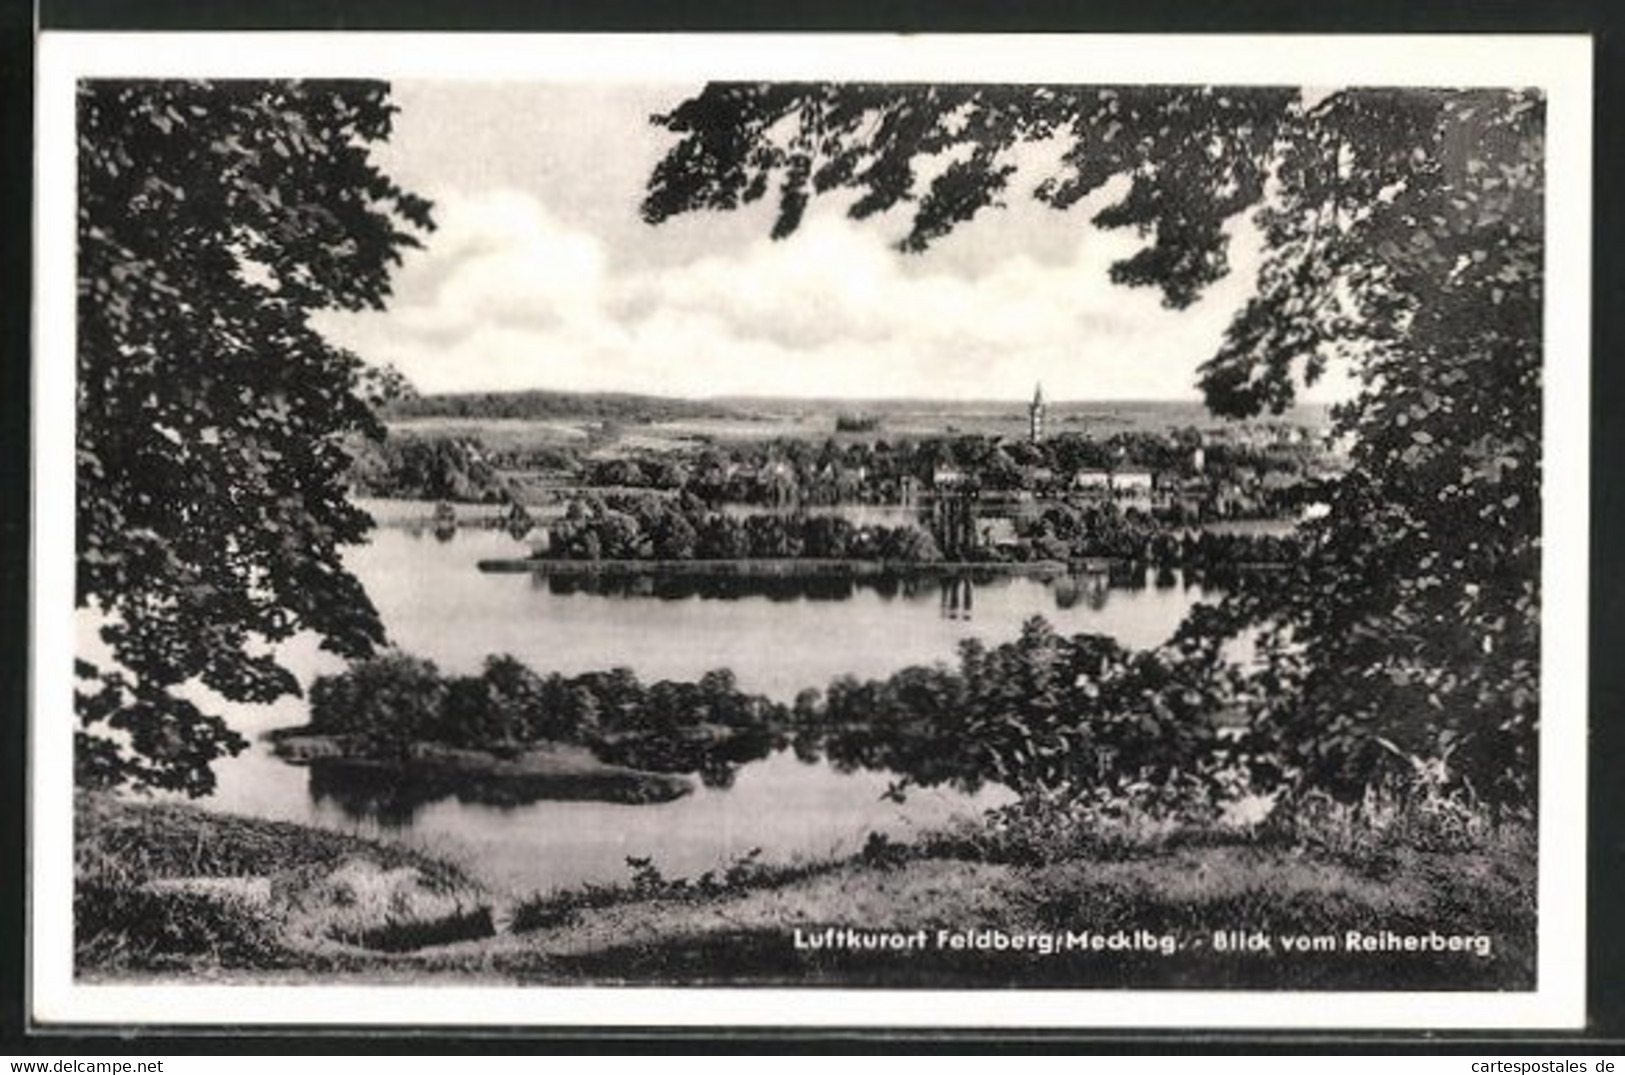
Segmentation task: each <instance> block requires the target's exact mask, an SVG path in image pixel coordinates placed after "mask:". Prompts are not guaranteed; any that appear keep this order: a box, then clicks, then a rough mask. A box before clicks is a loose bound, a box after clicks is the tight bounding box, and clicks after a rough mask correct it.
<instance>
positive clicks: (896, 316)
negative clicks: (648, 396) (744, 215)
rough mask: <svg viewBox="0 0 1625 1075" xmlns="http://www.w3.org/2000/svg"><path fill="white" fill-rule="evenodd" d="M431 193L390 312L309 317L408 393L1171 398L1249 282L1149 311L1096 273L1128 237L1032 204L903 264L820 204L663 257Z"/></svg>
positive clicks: (882, 229)
mask: <svg viewBox="0 0 1625 1075" xmlns="http://www.w3.org/2000/svg"><path fill="white" fill-rule="evenodd" d="M436 201H437V213H438V216H439V219H440V221H441V228H440V230H438V231H437V232H435V233H434V234H433V235H431V236H430V238H429V239H428V242H427V245H426V249H425V250H423V251H418V252H414V253H413V254H412V255H410V256H409V258H408V260H407V262H406V264H405V265H403V266H402V268H401V270H400V273H399V279H398V281H397V283H398V286H397V301H396V302H395V303H394V305H393V306H392V307H391V309H390V310H389V311H387V312H385V313H382V314H377V313H371V314H358V315H342V316H338V315H335V316H333V317H330V318H328V319H326V321H325V322H324V327H325V328H326V329H327V330H328V331H329V332H330V333H331V334H332V335H333V336H334V337H335V338H336V339H337V340H338V341H339V342H341V343H343V344H345V345H347V346H350V347H352V348H353V349H354V350H356V351H357V352H358V353H360V354H361V355H362V356H363V357H365V358H368V359H370V360H375V361H391V362H394V363H395V364H396V365H397V366H398V367H399V368H401V370H402V371H403V372H405V373H406V374H407V376H409V377H410V378H411V379H412V380H413V382H414V383H415V384H417V385H418V386H419V388H420V389H422V390H424V391H452V390H459V389H468V390H475V389H500V388H529V387H542V388H562V389H615V390H630V391H642V392H658V393H673V394H681V395H694V396H704V395H732V394H748V393H760V394H773V395H785V394H798V395H816V396H874V395H941V396H956V397H981V398H986V397H1005V398H1017V397H1020V396H1023V395H1024V394H1025V393H1027V392H1029V391H1031V385H1032V382H1033V381H1034V380H1039V379H1042V380H1043V381H1044V382H1045V385H1046V389H1047V390H1048V391H1049V392H1050V394H1051V395H1052V397H1055V398H1065V397H1072V398H1099V399H1104V398H1134V397H1138V398H1146V397H1172V396H1185V397H1188V396H1190V395H1191V393H1192V384H1193V381H1194V375H1195V368H1196V365H1197V363H1199V362H1200V361H1201V360H1202V359H1204V358H1206V357H1207V356H1208V355H1210V354H1212V352H1213V350H1214V348H1215V347H1216V346H1217V344H1218V341H1219V338H1220V334H1221V333H1222V331H1223V328H1224V325H1225V324H1226V323H1228V321H1229V318H1230V315H1231V312H1232V311H1233V310H1234V308H1235V306H1236V304H1237V303H1238V302H1239V301H1240V300H1241V297H1242V296H1244V295H1245V293H1246V292H1247V290H1249V289H1250V286H1251V279H1250V271H1247V270H1248V269H1249V267H1250V265H1251V264H1252V262H1251V258H1250V254H1249V253H1248V251H1246V250H1239V255H1240V256H1235V257H1233V260H1234V261H1235V262H1236V263H1237V264H1238V267H1239V268H1241V270H1242V271H1238V272H1237V273H1235V274H1233V276H1232V277H1231V278H1230V279H1229V280H1227V281H1226V282H1225V283H1223V284H1221V285H1220V286H1219V287H1217V288H1215V289H1213V291H1212V293H1211V294H1210V295H1209V296H1208V297H1207V298H1206V299H1205V300H1204V302H1203V303H1200V304H1198V306H1197V307H1195V308H1193V309H1192V310H1189V311H1185V312H1183V313H1177V314H1176V313H1173V312H1170V311H1167V310H1164V309H1162V307H1161V306H1160V303H1159V296H1158V295H1157V294H1156V292H1154V291H1146V290H1128V289H1124V288H1121V287H1116V286H1114V285H1111V284H1110V283H1109V281H1108V278H1107V275H1106V272H1107V266H1108V265H1109V264H1110V262H1111V261H1112V260H1114V259H1116V258H1118V257H1121V256H1123V255H1124V254H1125V253H1127V252H1128V251H1129V250H1131V249H1132V248H1133V246H1134V240H1133V237H1132V236H1121V235H1116V234H1102V233H1099V232H1096V231H1094V230H1092V229H1089V228H1086V227H1079V226H1078V225H1077V224H1076V223H1070V224H1069V225H1068V226H1070V227H1072V228H1073V229H1074V230H1075V231H1076V232H1077V240H1076V241H1075V242H1072V243H1070V244H1066V243H1062V244H1061V245H1060V246H1059V248H1058V249H1059V250H1060V252H1061V256H1058V257H1048V258H1045V259H1042V260H1041V259H1040V258H1037V257H1034V256H1031V255H1029V254H1027V253H1025V252H1022V248H1021V244H1020V243H1012V242H1011V241H1010V240H1011V235H1010V234H1009V231H1008V229H1009V228H1012V227H1014V228H1051V229H1053V228H1055V227H1057V226H1059V225H1058V223H1057V220H1058V217H1059V215H1058V214H1054V213H1053V212H1051V211H1049V210H1043V209H1039V210H1037V211H1036V212H1034V211H1032V210H1030V209H1026V208H1023V209H1022V210H1021V211H1018V210H1016V209H1011V210H1002V211H990V212H989V213H987V214H985V215H984V216H983V217H981V218H978V219H977V220H976V221H974V222H972V223H971V224H969V225H966V226H965V229H964V231H965V232H966V234H965V235H964V236H963V237H961V236H959V235H956V236H954V237H953V242H954V243H955V244H957V249H956V250H955V251H951V252H950V253H948V254H944V255H942V256H940V257H938V256H935V255H933V254H930V253H928V254H926V255H923V256H919V257H914V258H908V257H906V256H905V255H902V254H899V253H897V252H896V251H895V249H894V248H893V247H892V246H891V241H892V240H893V239H894V238H895V231H896V229H895V228H891V229H890V230H888V227H887V226H886V225H887V222H879V223H876V222H866V223H862V224H860V223H856V222H853V221H850V220H848V219H846V218H845V217H843V216H841V215H840V214H839V211H838V207H831V206H827V205H819V206H815V211H814V212H811V213H809V215H808V218H807V220H806V222H805V224H804V225H803V227H802V229H801V230H800V231H799V232H797V233H796V235H794V236H793V237H791V238H790V239H788V240H785V241H780V242H774V241H772V240H770V239H768V238H767V237H766V236H765V234H761V235H756V236H753V237H751V238H750V239H748V240H745V241H742V242H732V243H727V244H719V246H718V247H717V248H715V249H711V250H708V251H703V250H702V251H700V252H698V253H697V254H695V255H693V256H690V257H688V258H687V259H684V260H680V261H677V262H676V263H675V264H672V263H670V262H669V260H663V259H642V260H641V261H640V260H637V259H632V258H627V257H624V256H620V257H617V256H616V255H615V254H614V252H613V248H612V247H611V245H610V244H609V243H607V242H606V241H605V240H604V239H603V238H601V237H600V236H598V235H597V234H595V233H594V231H593V230H591V229H592V224H591V223H590V222H585V223H582V222H575V223H573V222H572V221H569V220H564V219H560V217H559V216H558V215H556V214H555V213H553V212H552V211H550V209H549V207H548V206H547V205H545V204H543V202H542V201H541V199H539V198H538V197H537V196H536V195H534V194H532V193H529V192H526V191H520V190H515V189H507V190H495V191H485V192H481V193H477V194H459V193H455V192H452V193H448V194H442V195H440V196H439V197H437V199H436ZM1046 213H1047V214H1048V215H1047V216H1046V215H1043V214H1046ZM989 228H992V229H1001V230H1000V231H999V232H997V233H996V234H997V235H998V237H999V240H1000V241H999V242H998V243H997V244H996V245H995V246H994V249H995V250H996V251H997V252H996V253H994V254H993V255H991V256H989V257H985V258H982V259H980V260H977V259H976V258H974V257H967V251H968V250H971V251H973V247H972V246H969V245H967V244H973V243H974V242H975V236H974V235H971V234H969V233H970V232H971V231H972V230H973V229H989ZM990 234H993V233H990ZM660 238H661V237H660V236H658V235H655V234H651V235H650V239H649V241H650V242H652V243H653V242H658V241H660ZM1050 238H1051V240H1052V241H1051V242H1049V243H1048V244H1047V246H1048V247H1049V248H1051V249H1055V248H1056V243H1055V242H1054V241H1053V238H1054V237H1053V235H1051V236H1050ZM1036 245H1037V244H1035V247H1036Z"/></svg>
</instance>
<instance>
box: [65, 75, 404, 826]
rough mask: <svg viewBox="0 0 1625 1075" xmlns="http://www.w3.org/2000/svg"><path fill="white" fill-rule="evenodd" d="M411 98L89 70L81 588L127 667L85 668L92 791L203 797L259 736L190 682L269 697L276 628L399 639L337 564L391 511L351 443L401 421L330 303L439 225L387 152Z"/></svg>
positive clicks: (354, 296)
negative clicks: (340, 344) (347, 473)
mask: <svg viewBox="0 0 1625 1075" xmlns="http://www.w3.org/2000/svg"><path fill="white" fill-rule="evenodd" d="M393 111H394V109H393V107H392V106H391V105H390V104H389V88H388V86H387V85H386V84H384V83H380V82H291V81H277V82H263V81H256V82H221V83H207V82H168V81H141V82H113V81H89V82H84V83H82V84H81V86H80V89H79V95H78V147H79V155H78V158H79V159H78V164H79V180H78V194H79V207H78V221H79V225H78V235H79V252H78V288H79V292H78V315H77V321H78V362H79V370H78V373H79V379H78V384H79V390H78V430H77V454H78V460H77V472H78V496H79V510H78V560H77V600H78V604H79V606H80V607H81V608H84V609H89V610H93V611H94V614H95V615H96V617H97V619H98V620H99V622H100V623H101V624H102V626H101V627H100V630H101V635H102V638H103V640H104V641H105V642H106V643H107V647H108V649H109V651H110V653H111V655H112V658H113V660H112V661H111V662H102V663H101V666H97V665H93V664H90V663H88V662H85V661H80V662H79V663H78V666H77V671H78V673H79V678H80V680H81V689H80V691H79V692H78V694H77V700H78V710H79V718H80V723H81V730H80V732H79V735H78V751H77V758H78V766H79V774H80V777H81V779H82V780H84V781H86V782H91V783H117V782H121V781H132V782H135V783H137V784H142V785H152V786H158V787H166V788H178V789H183V790H185V791H187V792H189V793H192V794H202V793H205V792H206V791H208V790H209V789H210V788H211V787H212V786H213V776H212V774H211V773H210V770H209V762H210V761H211V760H213V759H214V758H217V757H219V756H221V755H222V754H225V753H235V752H236V751H238V750H240V749H241V748H242V747H243V745H244V741H243V739H242V737H241V736H240V735H238V734H237V733H236V732H234V731H233V730H231V729H230V728H229V727H228V726H227V725H226V724H225V722H224V721H223V720H221V719H220V718H219V717H218V716H215V715H211V714H207V713H204V712H203V711H202V710H201V709H199V708H198V706H197V705H195V704H194V703H193V702H191V701H189V700H187V699H186V698H184V697H181V696H180V695H179V694H178V693H177V690H178V689H179V688H181V687H182V685H184V684H188V683H194V682H195V683H200V684H201V685H203V686H205V687H207V688H209V689H210V690H212V691H214V692H216V693H218V694H219V695H221V696H224V697H225V698H228V699H231V700H234V701H243V702H268V701H271V700H273V699H275V698H277V697H278V696H280V695H284V694H287V693H290V692H296V691H297V690H298V689H299V687H298V683H297V682H296V680H295V679H294V678H293V676H292V675H291V674H290V673H289V672H288V671H287V669H285V668H283V667H282V666H281V665H279V664H278V663H277V661H276V659H275V657H274V655H273V653H272V651H271V645H272V644H273V643H276V642H278V641H281V640H284V639H287V638H289V637H290V636H291V635H293V634H294V633H295V632H297V631H300V630H310V631H314V632H316V633H317V634H319V635H320V636H321V638H322V644H323V646H324V647H326V648H328V649H330V650H333V651H335V652H338V653H340V654H343V655H345V656H351V657H354V656H359V655H363V654H366V653H368V652H370V650H371V649H372V647H373V646H374V645H375V644H376V643H378V642H380V641H381V640H382V638H383V628H382V625H381V624H380V622H379V619H378V616H377V613H376V611H375V610H374V608H373V606H372V603H371V602H370V601H369V600H368V598H367V595H366V594H365V592H364V591H363V590H362V588H361V586H360V585H359V583H357V581H356V580H355V579H354V578H353V577H352V576H351V575H350V574H349V573H348V572H347V571H346V570H345V569H344V567H343V565H342V563H341V562H340V559H339V552H340V549H341V548H342V546H344V545H346V544H352V543H355V542H357V541H359V540H360V539H361V537H362V535H363V534H364V533H365V531H366V529H367V527H368V526H369V525H370V520H369V519H368V517H367V516H366V515H365V514H364V513H363V512H361V511H359V510H357V509H356V508H354V507H353V506H351V505H350V504H349V503H348V502H347V501H346V498H345V495H344V489H343V485H342V483H341V478H342V475H343V473H344V470H345V467H346V466H347V464H348V457H347V455H346V453H345V452H344V450H343V448H342V446H341V440H342V438H343V437H345V436H346V435H349V434H353V433H358V432H359V433H362V434H367V435H371V436H379V435H381V433H382V429H381V427H380V426H379V425H378V423H377V420H376V419H375V418H374V417H373V415H372V413H371V412H370V410H369V409H368V407H367V405H366V403H365V400H364V398H363V395H364V394H365V393H366V392H368V391H369V389H368V387H367V383H366V381H365V379H364V378H363V376H362V371H363V367H362V365H361V363H360V362H359V361H358V360H357V359H356V358H355V357H354V356H352V355H349V354H347V353H344V352H342V351H339V350H337V349H335V348H334V347H332V346H331V345H329V344H328V343H327V342H326V341H325V340H323V339H322V337H321V336H320V335H319V334H318V333H317V332H316V331H315V330H314V329H313V328H312V327H311V325H310V315H311V314H312V313H313V312H315V311H317V310H321V309H327V308H339V309H348V310H359V309H363V308H381V307H382V306H383V304H384V301H385V298H386V296H387V295H388V294H389V278H390V271H391V267H392V265H393V264H395V263H397V262H398V261H399V260H400V255H401V250H402V249H403V248H404V247H409V246H415V245H417V239H416V237H415V235H414V232H422V231H426V230H427V229H429V228H430V227H432V223H431V220H430V216H429V205H428V203H427V202H425V201H423V200H422V199H421V198H418V197H415V196H414V195H412V194H409V193H407V192H406V191H404V190H402V189H401V188H400V187H398V186H397V185H396V184H395V183H394V182H393V181H392V180H391V179H390V178H389V177H388V176H386V175H384V174H383V173H382V172H381V171H379V169H378V168H377V166H376V165H375V164H374V163H373V161H372V160H371V157H370V151H371V148H372V147H373V146H374V145H376V144H378V143H380V142H382V141H384V140H385V139H387V138H388V136H389V133H390V117H391V115H392V113H393ZM107 730H112V731H113V732H114V733H115V734H114V735H112V736H109V735H107V734H105V732H106V731H107Z"/></svg>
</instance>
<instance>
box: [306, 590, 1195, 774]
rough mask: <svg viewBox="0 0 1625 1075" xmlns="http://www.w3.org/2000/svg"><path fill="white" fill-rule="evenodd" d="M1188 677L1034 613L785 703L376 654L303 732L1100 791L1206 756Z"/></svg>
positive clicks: (694, 686) (314, 712)
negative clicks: (946, 652)
mask: <svg viewBox="0 0 1625 1075" xmlns="http://www.w3.org/2000/svg"><path fill="white" fill-rule="evenodd" d="M1193 669H1194V665H1193V664H1180V663H1179V662H1172V661H1170V660H1169V659H1168V658H1167V656H1166V655H1165V654H1163V653H1162V652H1161V651H1143V652H1132V651H1128V650H1125V649H1123V648H1122V647H1121V646H1119V645H1118V644H1117V643H1116V642H1114V641H1112V640H1111V639H1109V638H1107V637H1105V636H1102V635H1077V636H1074V637H1072V638H1066V637H1063V636H1061V635H1058V634H1056V633H1055V631H1054V630H1053V629H1052V628H1051V627H1050V626H1049V624H1048V623H1046V622H1045V621H1044V620H1043V619H1041V618H1036V617H1035V618H1034V619H1032V620H1030V621H1028V623H1027V624H1026V625H1025V626H1024V627H1023V629H1022V632H1021V635H1020V637H1019V638H1017V639H1016V640H1015V641H1013V642H1009V643H1005V644H1003V645H998V646H993V647H987V646H984V645H983V644H982V643H980V642H977V641H974V640H967V641H965V642H963V643H961V645H960V647H959V653H958V659H957V661H956V663H955V664H954V665H953V666H949V665H936V666H931V667H911V668H905V669H903V670H902V671H899V672H897V673H895V674H894V675H892V676H889V677H887V678H886V679H878V680H867V681H859V680H857V679H854V678H852V677H850V676H846V677H841V678H839V679H836V680H835V681H833V682H832V683H830V684H829V685H828V687H827V689H825V690H823V691H818V690H815V689H809V690H805V691H803V692H801V694H800V695H798V696H797V698H796V700H795V702H794V704H793V705H790V706H785V705H783V704H780V703H777V702H773V701H771V700H770V699H767V698H765V697H763V696H760V695H753V694H748V693H746V692H743V691H741V690H740V689H739V688H738V685H737V683H736V681H735V679H734V676H733V673H732V672H729V671H727V670H717V671H713V672H708V673H706V674H705V675H703V676H701V677H700V679H699V680H698V681H693V682H679V681H666V680H663V681H660V682H657V683H653V684H644V683H642V682H641V681H639V679H638V677H637V676H636V675H634V674H633V673H632V672H631V671H630V670H628V669H624V668H620V669H615V670H613V671H609V672H592V673H586V674H583V675H578V676H562V675H559V674H557V673H554V674H550V675H545V676H544V675H539V674H537V673H536V672H534V671H532V670H531V669H530V668H528V667H526V666H525V665H524V664H523V663H521V662H520V661H518V660H516V659H515V658H513V657H506V656H502V657H492V658H489V659H488V660H487V661H486V664H485V667H484V670H483V671H482V672H481V674H479V675H477V676H446V675H443V674H442V673H440V672H439V671H438V669H436V667H435V666H434V665H433V664H432V663H430V662H428V661H423V660H418V659H416V658H412V657H408V656H404V655H400V654H387V655H384V656H381V657H377V658H374V659H372V660H369V661H363V662H359V663H356V664H354V665H352V666H351V667H350V669H349V670H347V671H345V672H343V673H341V674H338V675H330V676H322V677H320V678H318V679H317V681H316V683H315V684H314V685H313V686H312V689H311V695H310V713H311V716H310V722H311V729H310V730H311V731H313V732H315V733H318V734H324V735H333V736H342V737H345V738H346V739H347V740H348V741H349V742H350V744H351V746H352V749H355V750H357V751H358V752H361V753H364V754H366V755H368V756H372V757H378V758H399V759H405V758H408V757H409V756H410V754H411V748H412V745H413V744H414V743H418V742H433V743H444V744H448V745H452V746H459V747H465V748H471V749H482V750H489V751H494V752H498V753H501V752H504V751H516V750H519V749H522V748H524V747H526V746H529V745H534V744H539V743H547V742H569V743H578V744H582V745H585V746H587V747H589V748H591V749H592V750H593V752H594V753H595V754H597V755H598V756H599V757H601V758H602V759H603V760H605V761H609V762H614V763H616V764H623V765H631V766H634V767H637V768H642V769H647V770H651V771H656V772H698V773H699V774H700V775H701V777H702V779H704V780H705V781H706V782H707V783H709V784H712V785H714V786H715V785H726V784H727V783H728V782H730V781H731V780H732V777H733V773H734V770H735V769H736V768H737V767H738V766H739V765H741V764H744V763H746V762H749V761H753V760H757V759H760V758H763V757H766V756H767V755H768V754H769V753H770V752H772V751H774V750H777V749H784V748H786V747H793V748H794V749H795V750H796V751H797V753H798V754H799V755H800V756H802V757H803V758H804V759H808V760H813V759H816V758H819V757H827V758H829V759H830V761H831V762H832V763H833V764H835V765H836V766H837V767H838V768H842V769H846V770H852V769H856V768H867V769H885V770H890V771H892V772H896V773H898V774H900V775H902V776H905V777H907V778H908V779H909V780H910V781H912V782H913V783H916V784H920V785H927V786H929V785H937V784H943V783H951V784H954V785H955V786H958V787H963V788H975V787H977V786H980V785H981V784H982V783H984V782H986V781H996V782H999V783H1002V784H1005V785H1007V786H1009V787H1012V788H1015V789H1017V790H1031V789H1036V788H1044V787H1058V786H1061V785H1063V784H1069V783H1082V784H1085V785H1088V786H1093V787H1106V786H1112V785H1116V784H1119V783H1124V782H1129V781H1138V780H1152V781H1158V780H1164V779H1167V778H1168V777H1169V776H1170V774H1172V773H1173V772H1174V771H1176V770H1179V771H1183V772H1194V771H1197V770H1199V769H1200V768H1201V767H1202V766H1203V765H1204V764H1206V763H1207V762H1208V761H1211V758H1210V757H1208V755H1210V754H1211V751H1212V750H1213V749H1214V747H1215V744H1216V742H1217V740H1216V736H1215V730H1214V728H1213V725H1212V723H1211V721H1210V720H1209V719H1208V716H1207V714H1208V713H1209V712H1211V709H1210V707H1209V702H1210V700H1211V699H1210V697H1209V695H1208V694H1207V693H1206V690H1205V688H1203V686H1202V681H1201V680H1200V679H1199V678H1198V677H1196V676H1195V675H1194V674H1193Z"/></svg>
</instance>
